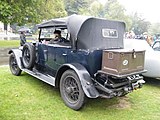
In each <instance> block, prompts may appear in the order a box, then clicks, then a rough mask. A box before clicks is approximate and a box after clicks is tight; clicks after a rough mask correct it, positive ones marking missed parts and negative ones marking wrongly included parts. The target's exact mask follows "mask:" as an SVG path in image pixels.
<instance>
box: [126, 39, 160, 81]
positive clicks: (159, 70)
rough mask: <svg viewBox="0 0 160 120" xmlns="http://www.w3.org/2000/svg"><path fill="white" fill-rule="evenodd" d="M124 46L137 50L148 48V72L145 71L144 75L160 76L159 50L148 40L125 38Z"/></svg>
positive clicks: (146, 56)
mask: <svg viewBox="0 0 160 120" xmlns="http://www.w3.org/2000/svg"><path fill="white" fill-rule="evenodd" d="M124 47H125V48H128V49H135V50H137V49H138V50H146V54H145V65H144V68H145V69H146V70H147V72H146V73H143V75H144V76H146V77H152V78H160V52H159V51H154V50H153V49H152V47H150V46H149V44H148V43H147V42H146V40H136V39H125V40H124Z"/></svg>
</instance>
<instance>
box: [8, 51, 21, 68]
mask: <svg viewBox="0 0 160 120" xmlns="http://www.w3.org/2000/svg"><path fill="white" fill-rule="evenodd" d="M11 53H13V54H14V55H15V57H16V61H17V64H18V67H19V68H20V69H22V62H21V58H22V51H21V50H19V49H11V50H10V51H9V52H8V54H11Z"/></svg>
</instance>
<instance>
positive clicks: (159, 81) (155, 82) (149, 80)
mask: <svg viewBox="0 0 160 120" xmlns="http://www.w3.org/2000/svg"><path fill="white" fill-rule="evenodd" d="M144 80H145V81H146V84H147V85H151V86H153V87H158V88H160V79H155V78H149V77H144Z"/></svg>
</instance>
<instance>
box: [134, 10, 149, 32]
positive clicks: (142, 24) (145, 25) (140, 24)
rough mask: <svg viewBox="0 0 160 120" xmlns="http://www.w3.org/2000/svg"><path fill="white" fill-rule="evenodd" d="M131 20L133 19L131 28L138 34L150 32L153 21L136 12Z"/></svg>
mask: <svg viewBox="0 0 160 120" xmlns="http://www.w3.org/2000/svg"><path fill="white" fill-rule="evenodd" d="M131 20H132V26H131V30H132V31H133V32H134V33H135V34H136V35H140V34H143V33H144V32H148V29H149V27H150V25H151V23H150V22H148V21H146V20H145V19H143V18H142V17H141V16H139V15H138V13H134V15H132V16H131Z"/></svg>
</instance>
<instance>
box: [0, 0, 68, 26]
mask: <svg viewBox="0 0 160 120" xmlns="http://www.w3.org/2000/svg"><path fill="white" fill-rule="evenodd" d="M65 15H66V12H65V10H64V5H63V1H62V0H1V1H0V21H2V22H4V23H11V24H12V23H19V24H24V23H29V22H32V23H38V22H40V21H42V20H43V19H50V18H54V17H61V16H65Z"/></svg>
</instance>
